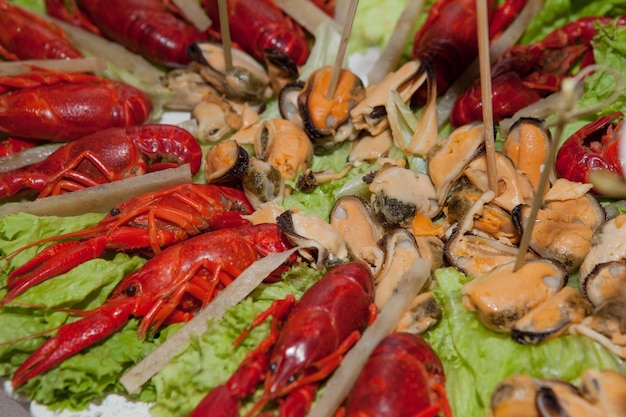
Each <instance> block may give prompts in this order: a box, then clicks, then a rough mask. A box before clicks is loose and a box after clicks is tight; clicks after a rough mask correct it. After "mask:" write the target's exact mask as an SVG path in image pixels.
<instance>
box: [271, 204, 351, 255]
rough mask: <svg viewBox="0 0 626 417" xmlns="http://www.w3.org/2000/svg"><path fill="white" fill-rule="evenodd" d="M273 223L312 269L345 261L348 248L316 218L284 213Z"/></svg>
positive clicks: (326, 225) (334, 231)
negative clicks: (296, 247) (296, 248)
mask: <svg viewBox="0 0 626 417" xmlns="http://www.w3.org/2000/svg"><path fill="white" fill-rule="evenodd" d="M276 224H277V225H278V227H280V228H281V230H282V231H283V232H285V234H286V235H287V237H288V239H289V240H290V241H291V242H292V243H293V244H294V245H297V246H299V247H300V249H299V253H300V255H301V256H302V257H303V258H304V259H306V260H307V261H308V262H310V263H311V264H312V265H313V266H315V267H321V266H333V265H337V264H339V263H341V262H344V261H345V260H346V259H348V247H347V245H346V242H345V241H344V240H343V237H342V236H341V234H340V233H339V231H338V230H337V229H335V228H334V227H333V226H331V225H330V223H328V222H327V221H326V220H324V219H322V218H321V217H319V216H316V215H312V214H305V213H303V212H300V211H293V210H286V211H285V212H283V213H282V214H281V215H280V216H278V217H277V218H276Z"/></svg>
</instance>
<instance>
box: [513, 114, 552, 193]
mask: <svg viewBox="0 0 626 417" xmlns="http://www.w3.org/2000/svg"><path fill="white" fill-rule="evenodd" d="M551 142H552V134H551V133H550V130H548V129H547V128H546V127H545V125H544V124H543V123H542V122H541V121H540V120H537V119H531V118H521V119H519V120H518V121H517V122H515V123H514V124H513V126H512V127H511V129H510V130H509V133H508V134H507V136H506V139H505V140H504V143H503V144H502V152H503V153H504V154H505V155H507V156H508V157H509V158H511V161H513V165H514V166H515V167H516V168H517V169H518V170H520V171H521V172H522V173H523V174H524V175H526V177H528V179H529V180H530V182H531V184H532V186H533V188H534V189H535V190H536V189H537V186H538V185H539V178H540V177H541V171H542V170H543V167H544V166H545V163H546V158H547V155H548V151H549V149H550V143H551Z"/></svg>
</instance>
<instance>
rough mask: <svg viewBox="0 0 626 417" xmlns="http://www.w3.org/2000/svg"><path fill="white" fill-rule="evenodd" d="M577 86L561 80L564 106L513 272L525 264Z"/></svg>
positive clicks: (569, 79) (574, 102) (572, 106)
mask: <svg viewBox="0 0 626 417" xmlns="http://www.w3.org/2000/svg"><path fill="white" fill-rule="evenodd" d="M575 88H576V85H575V81H574V80H573V79H572V78H565V79H564V80H563V81H562V82H561V90H562V92H563V108H562V110H561V111H559V113H558V116H557V117H558V119H557V122H556V130H555V133H554V137H553V138H552V142H551V143H550V148H549V150H548V155H547V156H546V161H545V163H544V164H543V171H542V172H541V177H540V178H539V184H538V185H537V191H536V192H535V199H534V200H533V203H532V205H531V207H530V214H529V216H528V221H527V222H526V224H525V225H524V232H523V233H522V239H521V241H520V245H519V252H518V253H517V259H516V260H515V268H514V269H513V272H515V271H517V270H518V269H519V268H521V267H522V265H523V264H524V259H525V258H526V252H528V246H529V244H530V238H531V236H532V234H533V228H534V227H535V219H536V218H537V213H538V212H539V209H540V208H541V206H542V205H543V197H544V194H545V190H546V187H547V185H548V180H549V178H550V175H551V173H552V169H553V167H554V160H555V157H556V151H557V149H558V147H559V144H560V142H561V136H563V129H564V128H565V124H566V123H567V121H568V119H569V113H570V112H571V110H572V109H573V108H574V105H575V104H576V94H575Z"/></svg>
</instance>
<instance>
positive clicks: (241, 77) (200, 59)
mask: <svg viewBox="0 0 626 417" xmlns="http://www.w3.org/2000/svg"><path fill="white" fill-rule="evenodd" d="M231 52H232V68H231V69H230V70H227V68H226V59H225V57H224V49H223V47H222V46H221V45H219V44H216V43H212V42H205V41H197V42H194V43H193V44H192V45H190V46H189V49H188V54H189V57H190V58H191V60H192V63H191V64H190V67H191V68H193V69H195V70H196V71H197V72H198V73H199V74H200V75H202V77H203V78H204V79H205V80H206V81H207V82H208V83H209V84H210V85H212V86H213V87H215V88H216V89H217V90H218V91H220V92H221V93H222V94H224V95H225V96H226V97H227V98H228V99H231V100H235V101H239V102H249V103H263V102H264V101H265V99H266V98H268V97H269V96H270V95H271V94H270V88H269V83H270V80H269V77H268V75H267V73H266V72H265V69H264V68H263V66H262V65H261V64H259V63H258V62H257V61H256V60H255V59H254V58H252V57H251V56H250V55H248V54H246V53H245V52H243V51H241V50H238V49H235V48H233V49H232V51H231Z"/></svg>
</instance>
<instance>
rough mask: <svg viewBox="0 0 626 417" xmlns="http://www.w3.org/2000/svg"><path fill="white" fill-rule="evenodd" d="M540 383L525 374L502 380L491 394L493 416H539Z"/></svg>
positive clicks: (490, 406)
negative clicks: (538, 392)
mask: <svg viewBox="0 0 626 417" xmlns="http://www.w3.org/2000/svg"><path fill="white" fill-rule="evenodd" d="M540 383H541V381H539V380H538V379H535V378H533V377H531V376H529V375H524V374H521V375H511V376H508V377H506V378H505V379H503V380H502V381H500V383H499V384H498V385H497V386H496V388H495V389H494V390H493V393H492V394H491V401H490V403H489V408H490V409H491V417H539V411H538V410H537V407H536V405H535V398H536V396H537V388H538V387H539V385H540Z"/></svg>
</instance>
